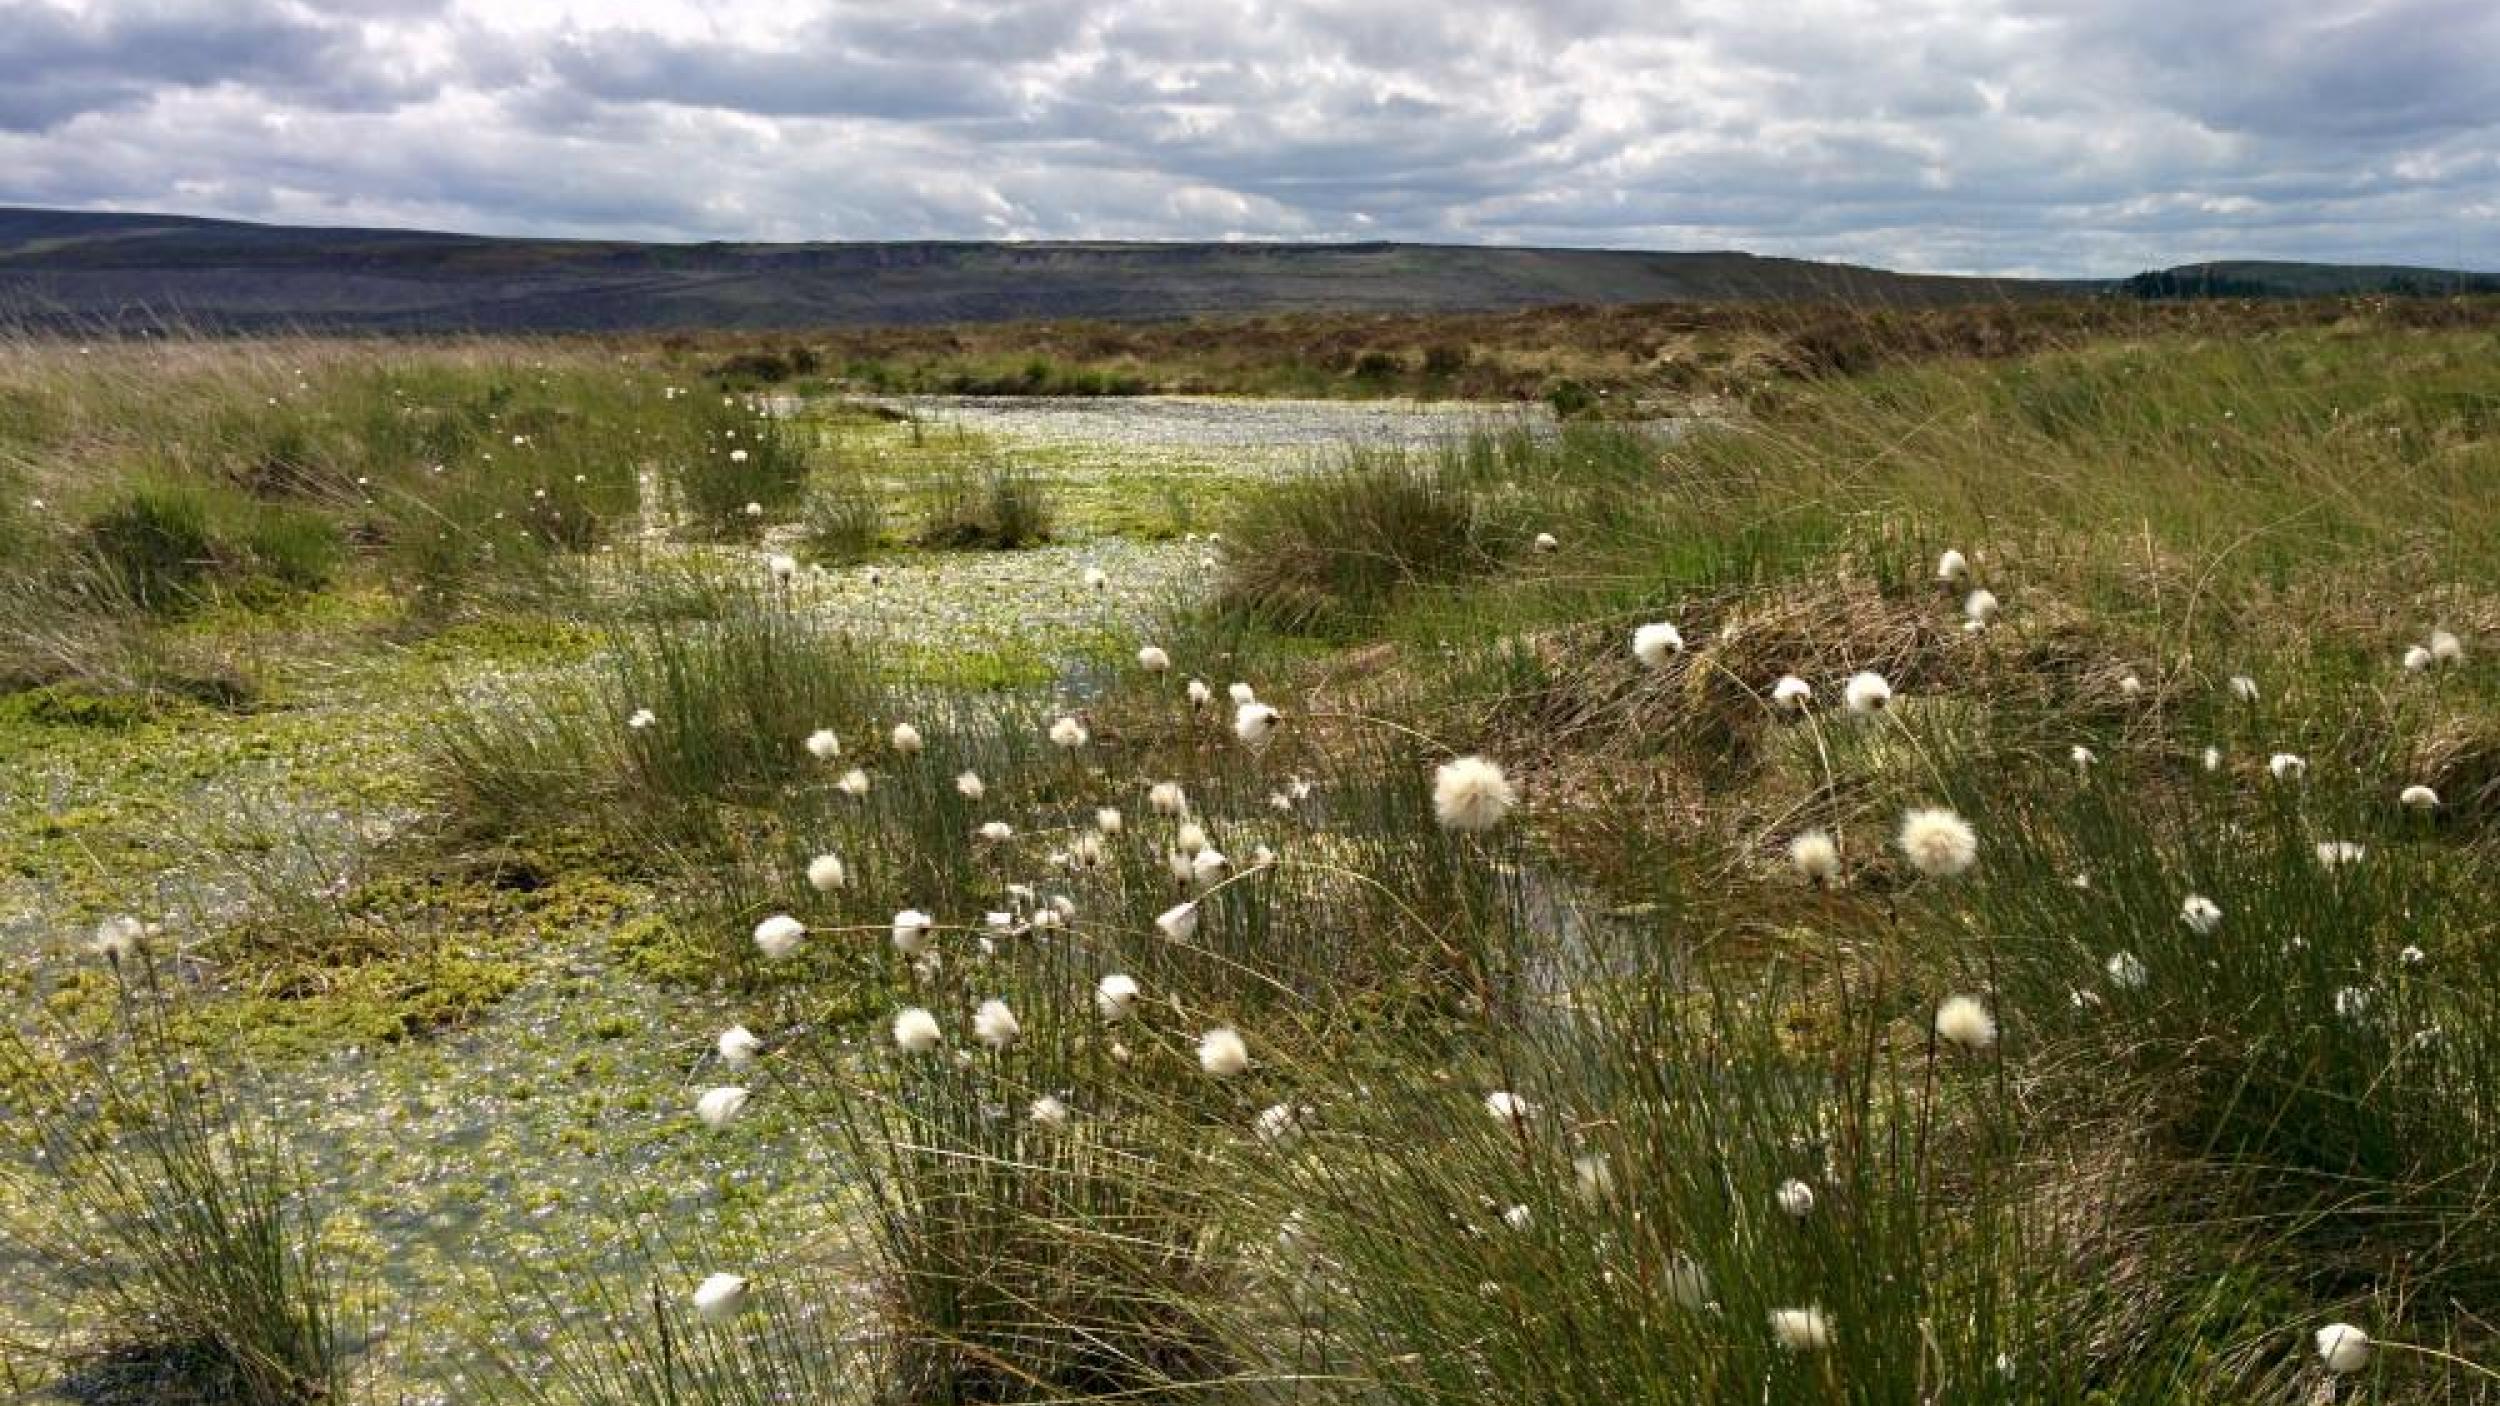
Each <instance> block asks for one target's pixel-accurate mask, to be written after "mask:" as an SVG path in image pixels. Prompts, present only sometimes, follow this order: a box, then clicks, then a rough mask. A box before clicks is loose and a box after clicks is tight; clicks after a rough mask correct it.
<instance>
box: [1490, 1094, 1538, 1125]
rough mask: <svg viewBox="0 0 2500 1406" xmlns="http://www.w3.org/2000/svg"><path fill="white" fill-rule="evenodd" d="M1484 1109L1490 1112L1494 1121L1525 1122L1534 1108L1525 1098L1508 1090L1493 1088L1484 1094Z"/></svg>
mask: <svg viewBox="0 0 2500 1406" xmlns="http://www.w3.org/2000/svg"><path fill="white" fill-rule="evenodd" d="M1484 1111H1485V1112H1487V1113H1489V1114H1491V1115H1492V1116H1493V1119H1494V1121H1495V1122H1499V1123H1525V1122H1527V1121H1528V1116H1529V1115H1530V1114H1531V1113H1533V1112H1534V1111H1535V1110H1534V1108H1532V1107H1531V1106H1530V1105H1529V1103H1528V1101H1527V1100H1526V1099H1524V1098H1522V1097H1520V1096H1519V1095H1517V1094H1515V1093H1512V1092H1511V1091H1510V1090H1508V1089H1495V1090H1494V1091H1493V1092H1491V1093H1489V1094H1486V1095H1485V1096H1484Z"/></svg>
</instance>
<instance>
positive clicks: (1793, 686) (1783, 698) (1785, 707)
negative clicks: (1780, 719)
mask: <svg viewBox="0 0 2500 1406" xmlns="http://www.w3.org/2000/svg"><path fill="white" fill-rule="evenodd" d="M1813 701H1814V685H1812V684H1810V683H1807V682H1806V681H1805V680H1804V679H1801V678H1799V677H1797V676H1796V675H1795V674H1782V675H1780V680H1779V682H1778V683H1775V684H1773V685H1771V704H1772V706H1773V707H1776V708H1779V709H1781V710H1782V711H1784V712H1790V713H1802V712H1804V711H1805V710H1806V705H1807V704H1809V703H1811V702H1813Z"/></svg>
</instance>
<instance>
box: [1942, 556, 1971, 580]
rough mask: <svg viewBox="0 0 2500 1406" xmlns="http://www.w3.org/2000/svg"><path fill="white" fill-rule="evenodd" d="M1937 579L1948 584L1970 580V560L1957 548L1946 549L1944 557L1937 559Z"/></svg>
mask: <svg viewBox="0 0 2500 1406" xmlns="http://www.w3.org/2000/svg"><path fill="white" fill-rule="evenodd" d="M1936 579H1937V580H1939V581H1943V582H1945V583H1947V584H1958V583H1960V582H1963V581H1967V580H1969V579H1970V558H1968V557H1966V556H1963V555H1962V553H1961V552H1960V551H1959V550H1958V549H1956V548H1951V547H1948V548H1946V549H1945V553H1944V555H1943V556H1940V557H1938V558H1936Z"/></svg>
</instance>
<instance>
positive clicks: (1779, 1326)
mask: <svg viewBox="0 0 2500 1406" xmlns="http://www.w3.org/2000/svg"><path fill="white" fill-rule="evenodd" d="M1771 1336H1772V1337H1773V1338H1774V1339H1776V1340H1777V1341H1778V1343H1779V1345H1780V1346H1781V1347H1782V1348H1784V1349H1786V1350H1788V1351H1790V1352H1821V1351H1822V1350H1823V1349H1825V1348H1827V1347H1830V1346H1831V1345H1832V1320H1831V1315H1829V1314H1827V1313H1825V1312H1824V1311H1823V1310H1822V1309H1820V1308H1815V1307H1811V1306H1809V1307H1806V1308H1775V1309H1772V1310H1771Z"/></svg>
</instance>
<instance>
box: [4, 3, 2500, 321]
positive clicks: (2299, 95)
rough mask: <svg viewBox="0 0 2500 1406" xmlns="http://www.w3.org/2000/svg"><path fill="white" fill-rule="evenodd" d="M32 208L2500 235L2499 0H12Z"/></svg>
mask: <svg viewBox="0 0 2500 1406" xmlns="http://www.w3.org/2000/svg"><path fill="white" fill-rule="evenodd" d="M0 204H17V205H44V206H59V207H70V208H91V209H107V210H148V211H172V212H179V213H185V214H199V215H216V216H227V217H233V218H241V219H254V220H269V221H278V222H289V223H305V224H371V225H402V226H416V227H423V228H432V229H453V230H464V231H474V232H479V233H490V234H519V235H576V236H578V235H597V236H609V237H618V238H643V239H669V240H679V239H684V240H699V239H764V240H797V239H920V238H949V239H1065V238H1099V239H1279V240H1348V239H1403V240H1427V241H1434V242H1447V243H1468V244H1541V245H1570V246H1588V247H1610V248H1649V249H1730V248H1734V249H1746V250H1751V251H1754V252H1757V253H1766V254H1785V255H1794V256H1800V257H1807V258H1834V259H1845V260H1850V261H1853V262H1860V263H1871V264H1877V265H1881V266H1885V267H1890V268H1899V269H1915V270H1925V271H1938V272H1992V273H2006V274H2067V275H2089V276H2103V275H2113V274H2125V273H2131V272H2134V271H2136V270H2138V269H2143V268H2149V267H2156V266H2162V265H2169V264H2176V263H2183V262H2188V261H2192V260H2198V259H2205V258H2221V257H2255V258H2300V259H2325V260H2337V261H2352V262H2395V263H2418V264H2433V265H2441V266H2467V267H2474V268H2482V269H2495V268H2500V0H1546V2H1545V3H1526V2H1525V0H1520V2H1517V3H1503V2H1501V0H1326V2H1325V3H1323V0H761V2H758V0H714V2H713V3H693V0H0Z"/></svg>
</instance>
